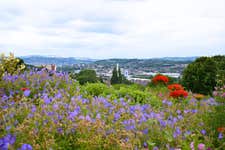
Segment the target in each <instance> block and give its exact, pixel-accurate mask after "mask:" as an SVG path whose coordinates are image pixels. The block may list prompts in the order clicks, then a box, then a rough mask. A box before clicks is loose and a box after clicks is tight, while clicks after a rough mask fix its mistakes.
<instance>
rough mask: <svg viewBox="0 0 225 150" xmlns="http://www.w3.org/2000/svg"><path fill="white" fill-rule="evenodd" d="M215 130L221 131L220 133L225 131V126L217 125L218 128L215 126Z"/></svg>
mask: <svg viewBox="0 0 225 150" xmlns="http://www.w3.org/2000/svg"><path fill="white" fill-rule="evenodd" d="M217 131H218V132H221V133H222V132H225V127H219V128H217Z"/></svg>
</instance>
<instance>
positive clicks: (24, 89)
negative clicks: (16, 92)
mask: <svg viewBox="0 0 225 150" xmlns="http://www.w3.org/2000/svg"><path fill="white" fill-rule="evenodd" d="M26 90H29V88H21V91H26Z"/></svg>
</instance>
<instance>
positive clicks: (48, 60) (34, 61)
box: [20, 56, 95, 66]
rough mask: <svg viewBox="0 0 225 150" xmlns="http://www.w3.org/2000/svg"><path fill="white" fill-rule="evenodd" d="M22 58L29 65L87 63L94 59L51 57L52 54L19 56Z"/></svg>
mask: <svg viewBox="0 0 225 150" xmlns="http://www.w3.org/2000/svg"><path fill="white" fill-rule="evenodd" d="M20 58H21V59H23V60H24V62H25V63H26V64H31V65H37V66H39V65H44V64H56V65H57V66H61V65H71V64H89V63H92V62H94V61H95V60H94V59H89V58H74V57H68V58H64V57H53V56H22V57H20Z"/></svg>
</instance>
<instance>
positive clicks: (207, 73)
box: [182, 57, 217, 94]
mask: <svg viewBox="0 0 225 150" xmlns="http://www.w3.org/2000/svg"><path fill="white" fill-rule="evenodd" d="M216 75H217V66H216V63H215V62H214V61H213V59H212V58H210V57H200V58H198V59H196V60H195V61H194V62H193V63H191V64H189V65H188V66H187V68H186V69H185V70H184V72H183V76H182V84H183V85H184V87H186V88H187V89H189V90H191V91H192V92H194V93H201V94H212V91H213V89H214V87H215V86H216V78H215V77H216Z"/></svg>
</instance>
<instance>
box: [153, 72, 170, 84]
mask: <svg viewBox="0 0 225 150" xmlns="http://www.w3.org/2000/svg"><path fill="white" fill-rule="evenodd" d="M152 82H153V83H154V84H158V83H164V84H167V83H168V82H169V78H168V77H167V76H164V75H160V74H158V75H156V76H155V77H154V78H153V79H152Z"/></svg>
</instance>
